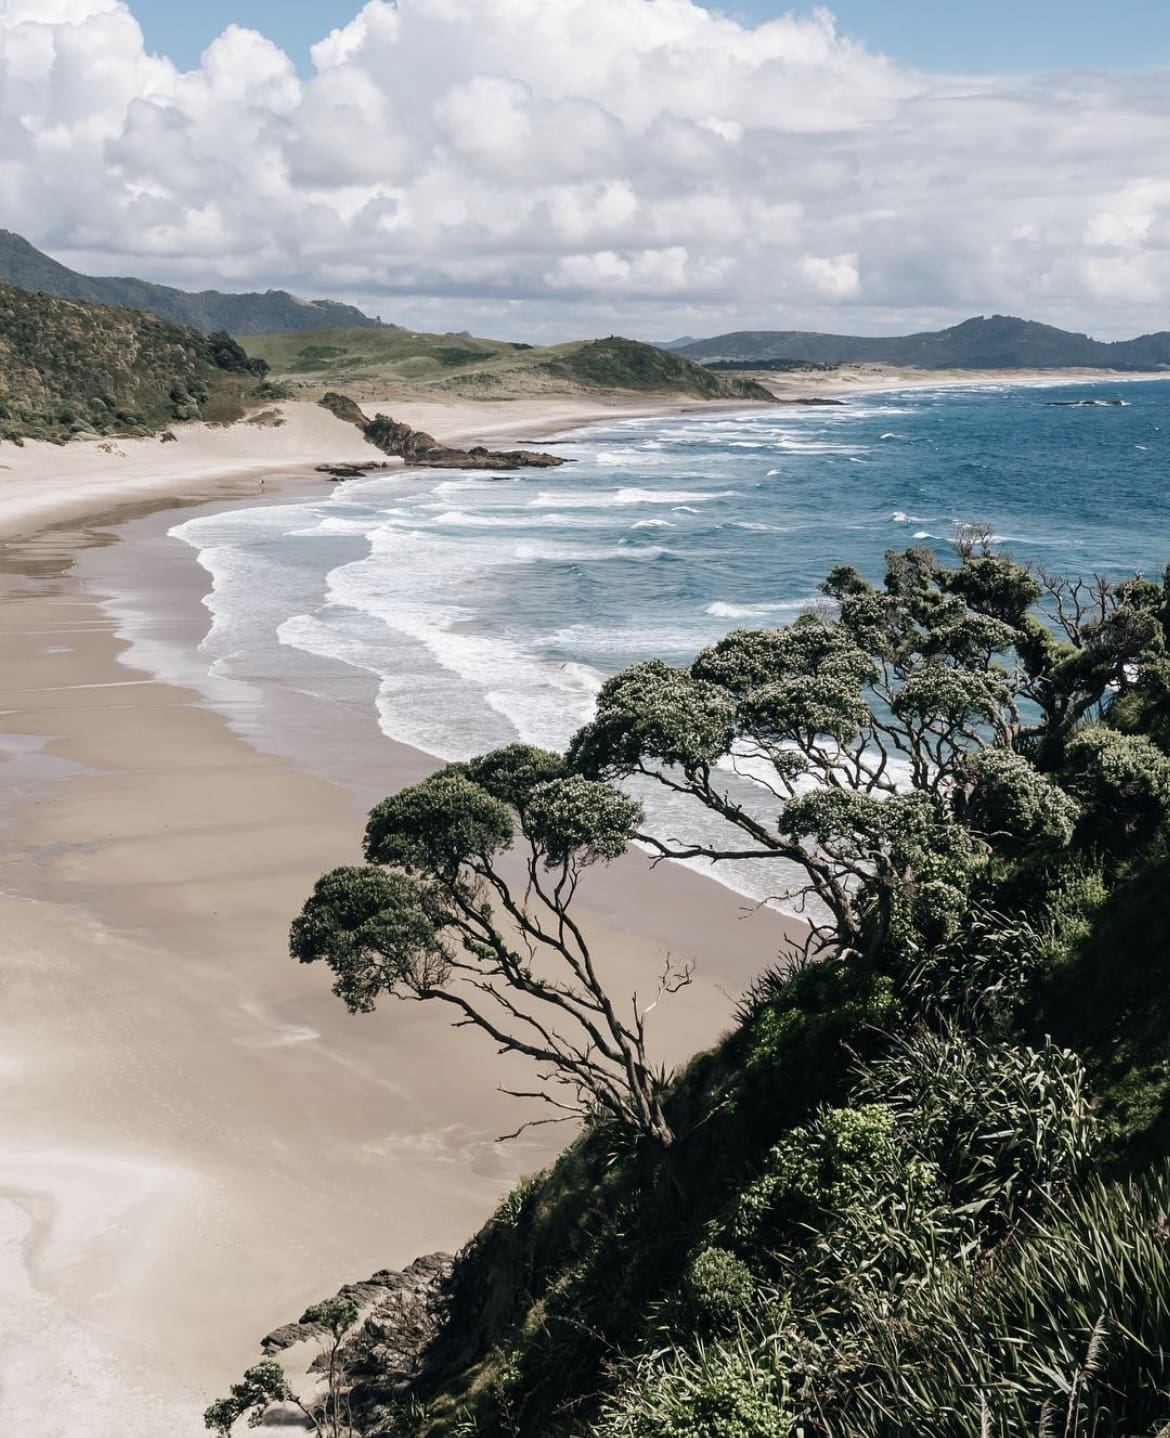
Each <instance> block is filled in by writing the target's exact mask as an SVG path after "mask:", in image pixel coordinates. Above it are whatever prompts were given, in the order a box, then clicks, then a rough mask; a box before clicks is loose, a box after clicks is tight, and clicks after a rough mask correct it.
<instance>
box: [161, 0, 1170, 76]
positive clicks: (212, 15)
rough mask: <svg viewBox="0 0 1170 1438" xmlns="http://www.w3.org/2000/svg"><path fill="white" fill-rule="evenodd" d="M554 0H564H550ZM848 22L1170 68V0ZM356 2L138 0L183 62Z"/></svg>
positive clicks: (925, 2) (917, 56)
mask: <svg viewBox="0 0 1170 1438" xmlns="http://www.w3.org/2000/svg"><path fill="white" fill-rule="evenodd" d="M547 3H549V4H556V3H557V0H547ZM707 8H708V9H710V10H718V11H722V12H723V13H724V14H727V15H731V16H734V17H736V18H737V19H741V20H743V21H745V22H746V23H748V24H754V25H758V24H760V23H762V22H764V21H767V20H774V19H777V18H778V17H779V16H781V15H784V14H787V13H789V12H791V11H796V12H798V13H799V12H800V11H801V10H802V9H803V10H805V11H806V12H807V11H808V10H809V9H811V8H812V7H811V6H808V5H806V6H801V5H799V4H788V3H785V0H720V3H711V4H708V5H707ZM830 8H831V9H832V11H833V13H834V14H835V15H836V16H837V19H838V21H839V22H840V25H841V28H842V29H843V30H844V31H845V32H846V33H848V34H850V35H852V36H854V37H855V38H856V39H860V40H863V41H864V42H865V43H866V44H868V45H869V46H870V47H871V48H873V49H876V50H880V51H882V52H884V53H886V54H888V55H892V56H893V57H894V58H896V59H898V60H900V61H901V62H902V63H903V64H906V65H913V66H920V67H924V68H926V69H934V70H955V71H964V72H969V71H971V70H972V69H975V70H987V71H990V72H997V71H998V72H1010V71H1012V70H1019V69H1025V70H1031V69H1041V70H1052V69H1079V68H1082V67H1089V68H1097V67H1100V66H1107V67H1110V68H1119V69H1126V68H1134V69H1138V68H1142V67H1145V66H1148V65H1150V64H1151V63H1154V64H1161V65H1163V66H1167V65H1170V7H1168V5H1167V0H1113V3H1111V4H1110V5H1109V6H1108V7H1103V6H1102V5H1101V4H1100V0H969V3H964V0H837V3H836V4H832V5H830ZM355 9H356V5H355V0H202V3H201V4H196V5H192V4H177V3H176V0H138V3H136V4H135V6H134V12H135V14H136V15H137V16H138V19H139V21H140V22H141V24H142V27H143V29H144V30H145V32H146V38H147V42H148V43H149V44H150V45H151V46H153V47H157V48H158V49H161V50H162V51H163V52H164V53H165V54H168V55H170V56H171V58H172V59H174V60H175V61H176V62H177V63H179V64H181V65H184V66H193V65H196V64H198V62H199V57H200V55H201V54H202V53H203V51H204V50H205V49H206V47H207V46H208V45H209V44H210V43H211V41H212V40H213V39H214V38H215V37H216V36H217V35H218V34H220V33H221V32H222V31H223V29H224V28H225V27H226V26H227V25H228V24H230V23H232V22H233V21H234V22H235V23H236V24H239V25H250V26H254V27H255V28H256V29H257V30H261V31H263V33H264V34H266V35H268V36H269V38H270V39H273V40H275V41H276V42H277V44H278V45H280V46H281V47H282V48H283V49H284V50H286V51H287V52H288V53H289V54H290V55H291V56H292V57H293V58H294V59H295V60H296V62H297V63H298V65H303V64H304V63H305V62H306V61H307V59H308V53H309V48H310V46H311V45H313V44H315V43H316V41H318V40H319V39H321V37H322V36H323V35H324V34H326V33H327V32H328V31H329V30H330V29H332V28H333V27H334V26H340V25H344V24H346V22H347V21H349V20H351V19H352V18H353V14H354V11H355Z"/></svg>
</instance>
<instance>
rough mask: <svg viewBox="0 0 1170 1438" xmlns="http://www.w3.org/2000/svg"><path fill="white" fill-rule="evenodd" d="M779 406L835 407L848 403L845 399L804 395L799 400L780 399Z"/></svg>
mask: <svg viewBox="0 0 1170 1438" xmlns="http://www.w3.org/2000/svg"><path fill="white" fill-rule="evenodd" d="M776 403H777V404H811V405H822V406H823V405H835V406H840V405H844V404H846V403H847V401H846V400H843V399H829V398H828V397H827V396H825V395H820V394H818V395H802V396H800V398H798V399H778V400H777V401H776Z"/></svg>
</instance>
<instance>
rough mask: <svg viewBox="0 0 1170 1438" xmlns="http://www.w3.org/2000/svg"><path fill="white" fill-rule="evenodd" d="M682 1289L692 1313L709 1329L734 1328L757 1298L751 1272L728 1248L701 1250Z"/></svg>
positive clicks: (688, 1268) (689, 1269)
mask: <svg viewBox="0 0 1170 1438" xmlns="http://www.w3.org/2000/svg"><path fill="white" fill-rule="evenodd" d="M683 1289H684V1292H685V1294H686V1298H687V1302H688V1305H689V1307H690V1310H691V1313H692V1314H693V1316H694V1318H695V1319H696V1320H697V1321H698V1323H699V1324H700V1325H701V1326H702V1327H703V1328H704V1329H707V1330H710V1329H727V1328H730V1327H732V1326H733V1325H734V1323H735V1320H736V1319H737V1318H738V1317H739V1316H740V1315H741V1314H743V1313H746V1312H747V1311H748V1310H749V1309H750V1308H751V1307H752V1304H753V1303H754V1301H755V1298H756V1285H755V1280H754V1279H753V1277H752V1272H751V1269H750V1268H749V1267H748V1266H747V1264H746V1263H744V1262H743V1261H742V1260H741V1259H739V1258H736V1256H735V1254H734V1253H729V1252H728V1251H727V1249H726V1248H703V1249H700V1250H699V1252H698V1253H697V1254H695V1256H694V1258H692V1259H691V1261H690V1263H689V1264H688V1266H687V1271H686V1275H685V1277H684V1280H683Z"/></svg>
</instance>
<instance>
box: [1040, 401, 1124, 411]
mask: <svg viewBox="0 0 1170 1438" xmlns="http://www.w3.org/2000/svg"><path fill="white" fill-rule="evenodd" d="M1044 403H1045V405H1046V406H1047V407H1048V408H1049V409H1096V408H1098V407H1099V406H1102V405H1112V406H1113V407H1114V408H1116V409H1121V408H1123V407H1124V405H1125V404H1126V401H1125V400H1123V399H1046V400H1045V401H1044Z"/></svg>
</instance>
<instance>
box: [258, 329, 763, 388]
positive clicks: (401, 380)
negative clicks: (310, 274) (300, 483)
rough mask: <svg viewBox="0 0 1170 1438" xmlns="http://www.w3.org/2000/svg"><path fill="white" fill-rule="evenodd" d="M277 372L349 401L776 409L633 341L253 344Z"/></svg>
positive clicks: (277, 338) (318, 337)
mask: <svg viewBox="0 0 1170 1438" xmlns="http://www.w3.org/2000/svg"><path fill="white" fill-rule="evenodd" d="M248 351H249V353H250V354H254V355H257V356H259V357H260V358H261V359H263V360H265V361H266V362H267V363H268V364H269V365H270V366H271V368H272V370H273V372H274V373H275V374H276V375H278V376H280V377H281V378H283V379H285V380H286V381H288V382H290V383H293V384H297V385H299V386H300V387H302V388H303V389H305V390H309V391H315V390H317V389H319V388H321V387H326V388H333V387H334V386H335V385H340V384H342V383H344V385H345V388H346V389H347V391H350V390H352V391H354V392H356V393H359V394H360V393H361V389H362V386H363V385H364V386H367V387H369V386H373V387H375V388H376V387H378V386H382V387H383V388H385V386H386V385H387V384H392V385H393V387H394V389H395V391H396V392H409V391H418V392H419V393H420V394H433V395H435V396H436V397H440V396H444V395H446V396H450V395H465V396H469V397H471V398H477V399H492V398H499V399H507V398H513V397H518V396H522V395H530V394H532V395H535V394H555V393H561V394H564V393H569V394H576V393H584V392H597V391H599V390H615V391H617V390H620V391H631V392H634V393H643V394H681V395H693V396H694V397H695V398H696V399H737V398H738V399H749V400H771V398H772V395H771V394H770V393H769V392H768V391H767V390H766V389H763V388H762V387H761V386H760V385H758V384H756V383H755V382H754V381H753V380H750V379H744V378H742V377H740V376H738V375H716V374H713V373H712V372H711V371H710V370H708V369H705V368H704V367H703V366H702V365H697V364H694V363H692V362H691V361H690V360H688V359H684V358H683V357H682V356H680V355H673V354H669V353H667V352H666V351H663V350H659V349H655V348H654V346H652V345H644V344H640V343H638V342H637V341H636V340H626V339H620V338H618V337H616V336H612V337H610V338H609V339H603V340H591V341H575V342H573V343H571V344H563V345H549V346H547V347H544V348H540V349H534V348H533V347H532V346H531V345H521V344H513V343H510V342H508V341H504V340H485V339H475V338H474V337H472V336H471V335H467V334H457V335H450V334H447V335H428V334H414V333H412V332H411V331H409V330H404V329H399V328H397V327H396V326H393V325H387V326H384V327H383V328H381V329H331V330H322V331H320V332H319V333H317V334H315V335H314V336H313V338H312V340H311V341H309V342H306V339H305V336H304V335H296V334H272V335H257V336H255V337H254V338H252V339H249V341H248Z"/></svg>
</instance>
